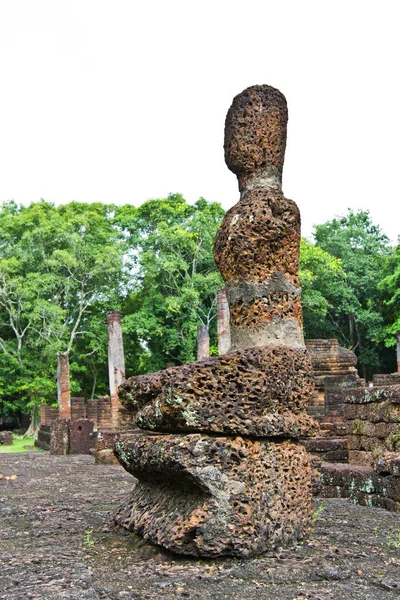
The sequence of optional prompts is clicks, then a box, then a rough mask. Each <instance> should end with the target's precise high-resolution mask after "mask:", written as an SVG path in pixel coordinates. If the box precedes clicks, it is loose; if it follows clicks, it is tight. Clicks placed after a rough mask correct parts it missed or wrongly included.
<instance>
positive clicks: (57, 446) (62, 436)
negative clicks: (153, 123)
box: [50, 419, 70, 454]
mask: <svg viewBox="0 0 400 600" xmlns="http://www.w3.org/2000/svg"><path fill="white" fill-rule="evenodd" d="M69 423H70V419H55V421H53V423H52V424H51V437H50V454H68V453H69Z"/></svg>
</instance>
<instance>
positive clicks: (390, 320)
mask: <svg viewBox="0 0 400 600" xmlns="http://www.w3.org/2000/svg"><path fill="white" fill-rule="evenodd" d="M379 289H380V290H381V292H382V311H383V315H384V318H385V327H384V333H385V345H386V346H387V347H388V348H393V347H394V346H395V344H396V337H395V336H396V333H397V331H398V330H399V329H400V244H399V245H398V246H397V247H396V248H395V249H394V250H393V252H392V253H391V255H390V256H389V259H388V261H387V265H386V269H385V274H384V277H383V279H382V281H381V282H380V283H379ZM393 354H394V353H393Z"/></svg>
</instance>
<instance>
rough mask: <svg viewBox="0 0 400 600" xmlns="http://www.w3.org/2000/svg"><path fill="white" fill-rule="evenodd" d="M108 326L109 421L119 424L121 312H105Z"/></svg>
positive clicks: (122, 378) (122, 370)
mask: <svg viewBox="0 0 400 600" xmlns="http://www.w3.org/2000/svg"><path fill="white" fill-rule="evenodd" d="M107 327H108V377H109V382H110V397H111V422H112V425H113V426H115V427H117V426H118V425H119V410H120V408H122V405H121V403H120V401H119V398H118V387H119V386H120V385H121V383H122V382H123V381H125V358H124V344H123V341H122V328H121V313H120V312H119V311H118V310H112V311H109V312H108V313H107Z"/></svg>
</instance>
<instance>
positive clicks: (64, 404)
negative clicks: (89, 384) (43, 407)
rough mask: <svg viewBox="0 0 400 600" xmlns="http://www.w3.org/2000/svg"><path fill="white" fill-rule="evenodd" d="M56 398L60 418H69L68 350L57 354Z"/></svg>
mask: <svg viewBox="0 0 400 600" xmlns="http://www.w3.org/2000/svg"><path fill="white" fill-rule="evenodd" d="M57 398H58V409H59V417H60V419H70V418H71V386H70V379H69V356H68V352H58V354H57Z"/></svg>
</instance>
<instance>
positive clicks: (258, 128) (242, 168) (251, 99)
mask: <svg viewBox="0 0 400 600" xmlns="http://www.w3.org/2000/svg"><path fill="white" fill-rule="evenodd" d="M287 120H288V111H287V104H286V99H285V96H284V95H283V94H282V93H281V92H280V91H279V90H277V89H275V88H273V87H271V86H269V85H254V86H252V87H249V88H247V89H246V90H244V91H243V92H242V93H241V94H239V95H238V96H236V97H235V98H234V99H233V102H232V106H231V107H230V109H229V111H228V114H227V116H226V121H225V143H224V149H225V162H226V164H227V166H228V168H229V169H230V170H231V171H233V173H235V174H236V175H237V177H238V180H239V188H240V189H243V187H244V186H245V184H246V182H247V181H249V180H250V179H253V178H257V177H263V176H267V177H269V178H271V177H275V178H276V180H277V182H278V184H279V185H280V183H281V181H282V169H283V161H284V157H285V148H286V126H287Z"/></svg>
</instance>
